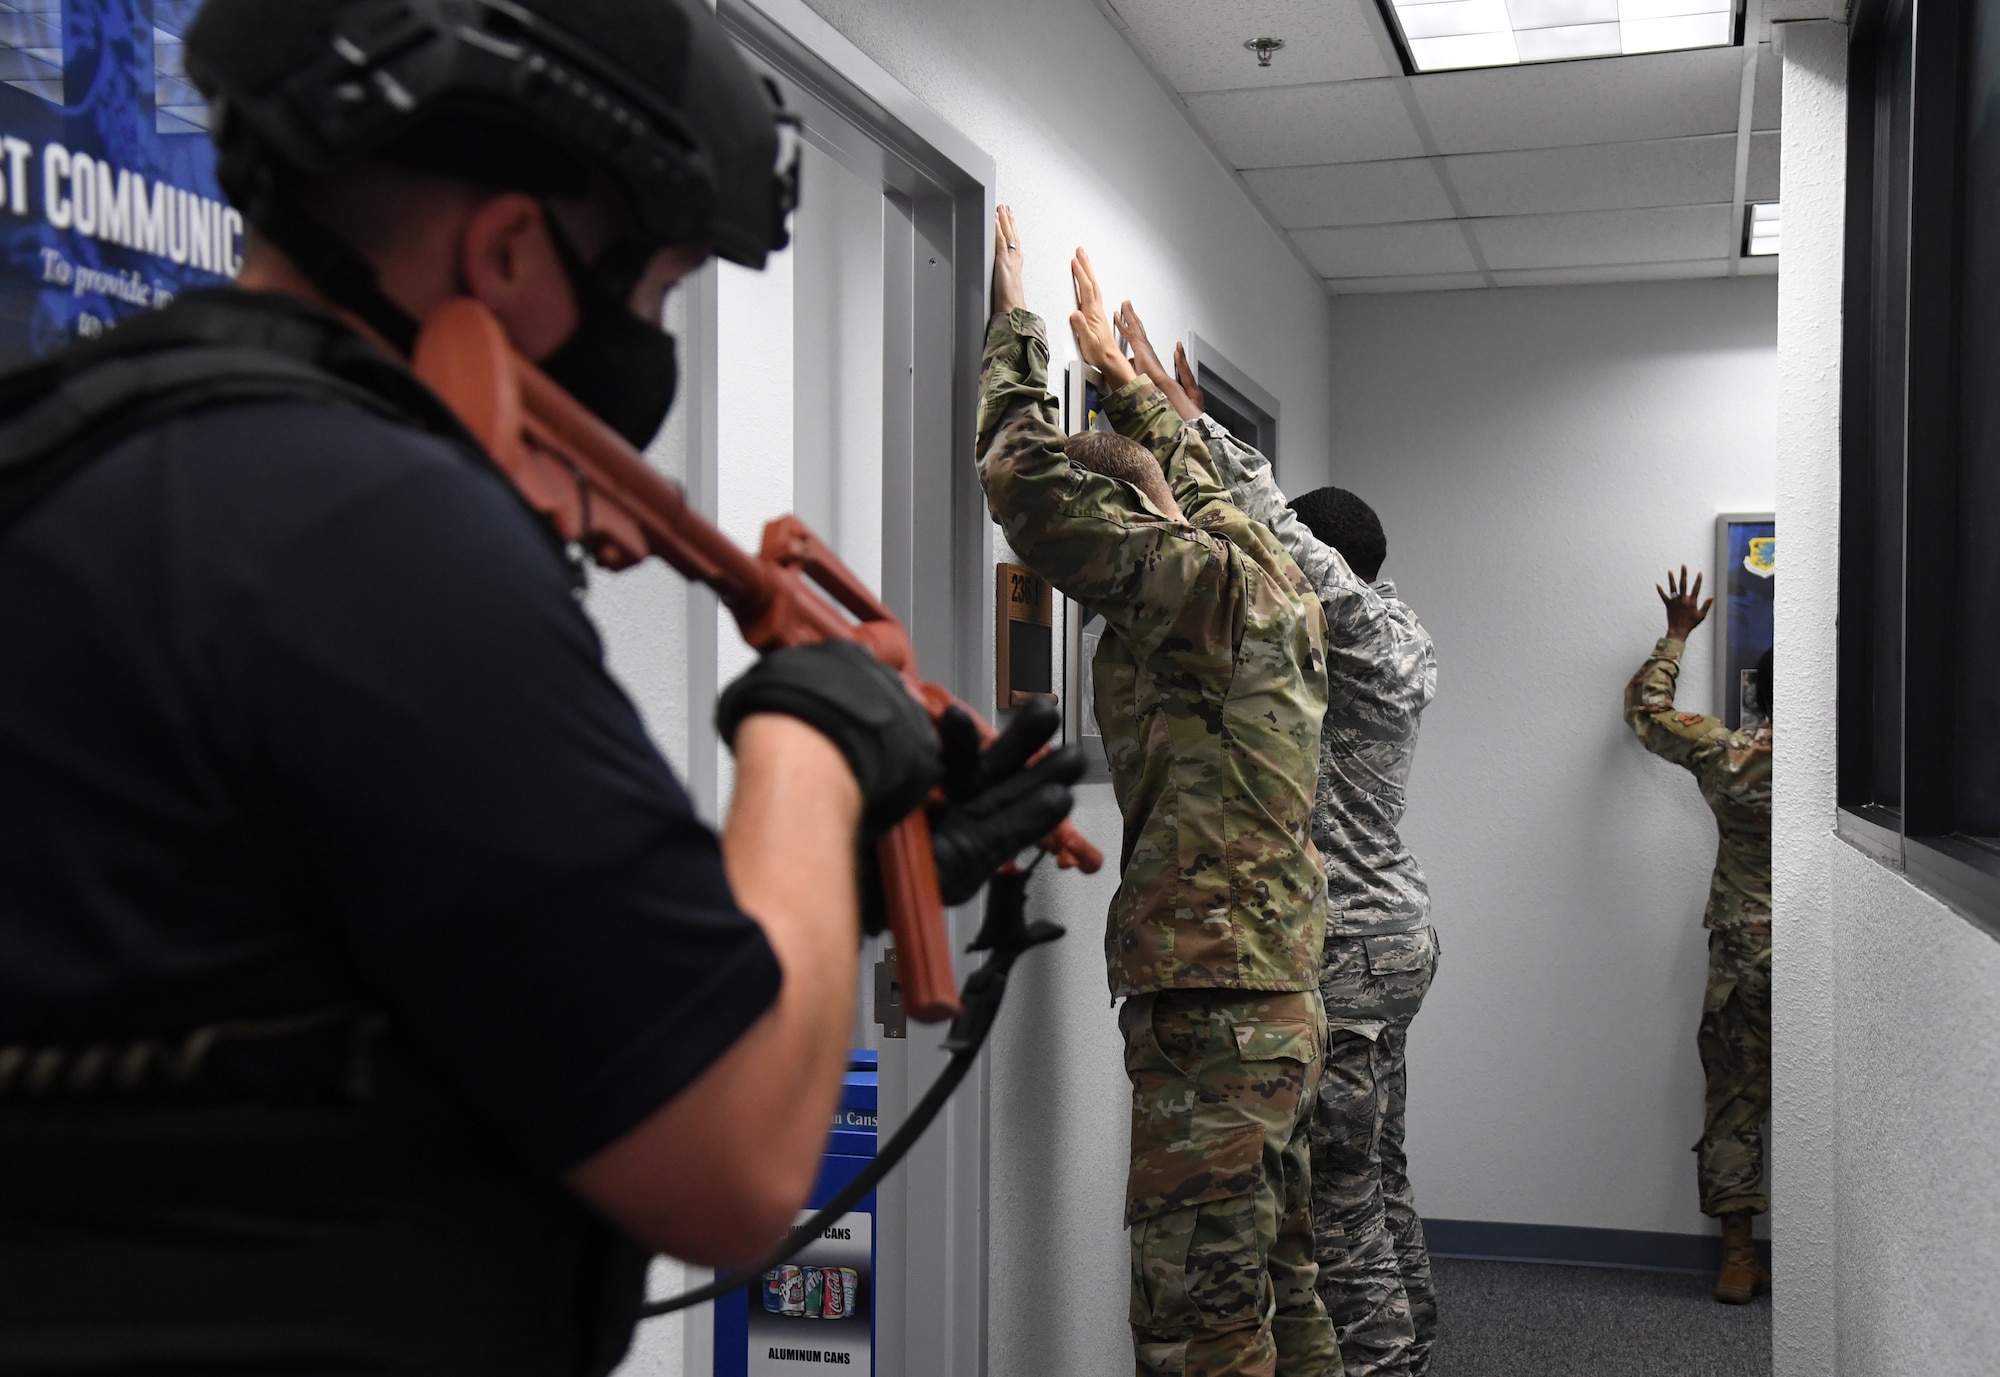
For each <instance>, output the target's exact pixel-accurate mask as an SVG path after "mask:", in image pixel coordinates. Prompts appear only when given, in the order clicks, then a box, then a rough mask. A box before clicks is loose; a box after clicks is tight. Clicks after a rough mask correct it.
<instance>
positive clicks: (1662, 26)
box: [1381, 0, 1738, 72]
mask: <svg viewBox="0 0 2000 1377" xmlns="http://www.w3.org/2000/svg"><path fill="white" fill-rule="evenodd" d="M1381 3H1382V8H1383V9H1384V10H1385V11H1386V12H1387V13H1388V15H1389V16H1390V18H1391V20H1392V22H1393V23H1394V25H1395V27H1396V31H1397V34H1398V36H1399V37H1400V38H1401V39H1402V42H1403V49H1404V51H1405V52H1406V53H1408V54H1409V59H1410V65H1411V67H1412V68H1413V69H1414V70H1415V71H1417V72H1443V71H1452V70H1457V69H1462V68H1466V67H1511V66H1514V65H1516V64H1518V63H1523V62H1567V61H1572V60H1574V59H1577V58H1587V57H1617V56H1620V55H1622V54H1625V53H1661V52H1671V51H1677V50H1680V49H1684V48H1726V47H1729V46H1731V45H1732V44H1734V43H1735V41H1736V6H1737V3H1738V0H1381Z"/></svg>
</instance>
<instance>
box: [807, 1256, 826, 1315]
mask: <svg viewBox="0 0 2000 1377" xmlns="http://www.w3.org/2000/svg"><path fill="white" fill-rule="evenodd" d="M805 1272H806V1318H807V1319H809V1320H820V1319H825V1318H826V1272H825V1270H824V1269H822V1268H819V1267H808V1268H806V1269H805Z"/></svg>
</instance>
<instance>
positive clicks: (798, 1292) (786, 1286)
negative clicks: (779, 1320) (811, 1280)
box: [778, 1263, 806, 1315]
mask: <svg viewBox="0 0 2000 1377" xmlns="http://www.w3.org/2000/svg"><path fill="white" fill-rule="evenodd" d="M778 1272H779V1277H780V1279H779V1282H778V1284H779V1286H780V1287H782V1288H783V1290H784V1296H785V1301H784V1305H783V1307H782V1309H781V1310H780V1311H779V1313H780V1314H785V1315H803V1314H805V1313H806V1279H805V1274H804V1273H803V1272H801V1271H800V1270H799V1269H798V1268H796V1267H794V1266H792V1265H791V1264H790V1263H786V1264H785V1265H784V1266H783V1267H780V1268H779V1269H778Z"/></svg>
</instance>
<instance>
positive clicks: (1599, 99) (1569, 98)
mask: <svg viewBox="0 0 2000 1377" xmlns="http://www.w3.org/2000/svg"><path fill="white" fill-rule="evenodd" d="M1742 81H1743V54H1742V50H1741V49H1739V48H1713V49H1708V50H1705V51H1701V52H1687V53H1651V54H1648V55H1646V56H1643V57H1619V58H1607V59H1602V60H1598V61H1589V62H1549V63H1542V64H1537V65H1533V66H1525V67H1504V68H1493V69H1490V70H1486V71H1475V72H1444V73H1439V74H1438V75H1435V76H1420V77H1413V78H1412V79H1411V82H1410V85H1411V87H1412V89H1414V90H1415V91H1416V93H1417V103H1418V104H1419V105H1420V106H1422V107H1423V111H1424V116H1425V118H1426V119H1427V120H1428V121H1429V122H1430V126H1431V133H1432V134H1433V135H1434V136H1435V137H1436V139H1437V146H1438V150H1439V151H1440V152H1444V153H1485V152H1492V151H1496V150H1500V149H1510V148H1553V147H1558V146H1563V145H1573V144H1597V143H1609V142H1622V141H1624V140H1627V139H1672V138H1682V137H1686V136H1688V135H1694V134H1722V133H1727V132H1730V131H1733V130H1734V129H1735V128H1736V118H1737V109H1738V106H1739V104H1740V103H1741V100H1742Z"/></svg>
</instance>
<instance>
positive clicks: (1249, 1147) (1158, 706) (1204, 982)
mask: <svg viewBox="0 0 2000 1377" xmlns="http://www.w3.org/2000/svg"><path fill="white" fill-rule="evenodd" d="M997 228H998V234H997V236H996V238H997V243H996V247H995V255H994V257H995V264H994V292H993V296H994V302H993V304H994V314H993V317H992V320H991V322H990V324H989V325H988V327H987V336H986V351H985V359H984V364H983V370H982V377H981V382H980V405H979V454H980V460H979V475H980V479H981V481H982V482H983V483H984V485H985V488H986V497H987V502H988V505H989V506H990V508H991V510H992V512H993V515H994V518H995V519H996V520H998V521H999V522H1000V524H1001V526H1002V528H1003V529H1004V531H1005V532H1006V536H1007V541H1008V543H1009V544H1010V545H1011V546H1012V547H1013V550H1014V552H1015V554H1016V556H1017V557H1018V558H1019V559H1020V560H1021V561H1022V562H1023V563H1025V564H1026V565H1028V567H1030V568H1032V569H1033V570H1034V571H1035V572H1036V573H1038V574H1040V575H1042V576H1043V577H1044V578H1046V579H1048V580H1049V581H1050V582H1051V583H1052V584H1054V585H1055V586H1056V587H1058V588H1060V589H1062V590H1063V592H1065V593H1066V594H1068V595H1069V596H1071V597H1073V598H1076V599H1078V600H1079V601H1080V602H1083V603H1084V604H1086V605H1087V606H1089V607H1090V608H1091V610H1092V611H1094V612H1097V613H1099V614H1101V615H1103V617H1104V619H1105V621H1106V623H1107V626H1108V630H1107V632H1106V634H1105V636H1104V639H1103V641H1102V643H1101V645H1100V647H1099V650H1098V654H1097V658H1096V660H1095V661H1094V673H1095V679H1096V709H1097V718H1098V722H1099V724H1100V726H1101V728H1102V730H1103V734H1104V743H1105V750H1106V753H1107V755H1108V756H1109V758H1110V763H1111V770H1112V789H1113V792H1114V794H1115V795H1116V797H1117V799H1118V804H1119V808H1120V810H1121V811H1122V813H1123V814H1124V817H1125V837H1124V845H1123V851H1122V856H1121V862H1122V866H1121V873H1120V877H1119V886H1118V892H1117V895H1116V897H1115V898H1114V899H1113V901H1112V906H1111V912H1110V915H1109V921H1108V924H1107V928H1106V934H1105V956H1106V961H1107V963H1108V965H1109V967H1110V979H1111V991H1112V994H1113V996H1114V997H1119V996H1122V997H1123V998H1124V1001H1125V1002H1124V1007H1123V1008H1122V1009H1121V1010H1120V1013H1119V1027H1120V1030H1121V1031H1122V1032H1123V1034H1124V1036H1125V1049H1126V1052H1125V1056H1126V1070H1127V1072H1128V1074H1129V1076H1130V1078H1131V1081H1132V1165H1131V1173H1130V1176H1129V1178H1128V1182H1127V1192H1126V1208H1125V1218H1126V1223H1127V1225H1128V1226H1129V1228H1130V1231H1131V1240H1132V1305H1131V1322H1132V1332H1133V1348H1134V1352H1135V1356H1136V1360H1137V1370H1138V1372H1139V1373H1140V1374H1142V1377H1146V1375H1149V1374H1158V1375H1159V1377H1167V1375H1168V1374H1172V1377H1222V1375H1223V1374H1228V1377H1253V1375H1254V1377H1274V1375H1275V1377H1338V1374H1339V1373H1340V1372H1341V1366H1340V1354H1339V1350H1338V1349H1337V1348H1336V1347H1335V1344H1334V1340H1333V1330H1332V1326H1331V1325H1329V1324H1328V1322H1327V1318H1326V1313H1325V1311H1324V1309H1323V1308H1322V1307H1321V1305H1320V1302H1319V1299H1318V1297H1317V1295H1316V1294H1315V1292H1314V1288H1313V1281H1314V1275H1315V1272H1314V1266H1313V1260H1312V1235H1311V1214H1310V1209H1311V1182H1310V1176H1309V1166H1308V1156H1307V1152H1308V1149H1307V1133H1308V1125H1309V1123H1310V1121H1311V1116H1312V1106H1313V1096H1314V1089H1313V1087H1314V1081H1315V1077H1316V1075H1317V1073H1318V1069H1319V1056H1320V1046H1321V1039H1322V1036H1323V1029H1324V1026H1325V1023H1324V1015H1323V1013H1322V1011H1321V1007H1320V1001H1319V997H1318V994H1317V992H1316V990H1315V976H1316V974H1317V972H1318V968H1319V956H1320V945H1321V938H1322V933H1323V929H1324V923H1323V921H1322V918H1321V912H1322V906H1323V904H1324V902H1325V880H1324V878H1323V877H1322V875H1321V873H1320V866H1319V859H1318V857H1317V855H1315V853H1314V851H1313V846H1312V841H1311V838H1310V836H1309V835H1308V827H1309V822H1310V815H1311V808H1312V781H1313V778H1314V774H1315V770H1316V765H1317V762H1318V757H1319V723H1320V718H1321V716H1322V714H1323V713H1324V711H1325V708H1326V665H1325V647H1324V641H1323V625H1324V623H1323V620H1322V618H1321V615H1320V610H1319V604H1318V601H1317V600H1316V599H1315V598H1314V596H1313V594H1312V590H1311V588H1310V587H1309V586H1308V585H1307V583H1306V581H1305V578H1304V576H1303V575H1302V574H1300V573H1299V571H1298V568H1297V567H1296V566H1295V565H1294V564H1293V563H1292V561H1291V560H1290V558H1288V557H1287V556H1286V555H1285V553H1284V551H1283V550H1282V549H1281V548H1280V547H1279V545H1278V543H1277V541H1276V540H1275V539H1273V538H1272V537H1271V535H1270V533H1269V532H1267V531H1266V530H1265V529H1264V528H1263V527H1261V526H1259V525H1257V524H1256V523H1255V522H1252V521H1250V520H1249V519H1247V518H1246V517H1245V516H1244V515H1243V514H1242V513H1241V512H1239V511H1237V510H1236V508H1235V507H1233V506H1231V505H1230V504H1229V502H1228V500H1227V498H1226V497H1225V496H1224V494H1223V491H1222V488H1221V485H1220V484H1219V483H1218V482H1217V480H1216V478H1215V476H1214V474H1213V472H1212V471H1211V469H1210V467H1209V457H1208V454H1207V451H1206V450H1205V449H1204V447H1203V445H1202V442H1201V438H1200V437H1199V436H1198V435H1195V434H1193V433H1189V434H1188V436H1187V438H1186V441H1185V443H1183V444H1180V445H1178V446H1175V447H1174V448H1173V449H1172V451H1171V452H1170V453H1169V454H1168V455H1167V456H1166V463H1165V466H1164V475H1163V474H1162V469H1161V465H1160V464H1158V463H1157V462H1155V461H1154V460H1153V458H1152V456H1151V455H1150V454H1149V453H1147V452H1146V451H1145V450H1143V449H1140V448H1139V447H1137V446H1135V445H1132V444H1130V443H1129V442H1127V441H1123V440H1120V439H1118V437H1116V436H1112V435H1103V434H1098V435H1091V436H1089V437H1076V438H1075V439H1074V440H1066V439H1065V437H1064V435H1063V432H1062V430H1061V429H1060V426H1059V421H1060V418H1061V414H1062V412H1061V407H1060V405H1059V404H1058V402H1057V400H1056V399H1055V398H1054V397H1053V396H1051V395H1049V392H1048V385H1047V377H1048V340H1047V338H1046V336H1045V335H1044V333H1043V326H1042V322H1041V321H1040V320H1039V319H1038V318H1037V317H1035V316H1034V315H1032V314H1030V313H1029V312H1028V311H1027V310H1026V309H1025V306H1024V305H1023V293H1022V289H1021V286H1020V272H1021V255H1020V249H1019V245H1018V238H1017V234H1016V232H1015V230H1014V222H1013V217H1012V214H1011V212H1009V211H1008V210H1006V209H1005V208H1004V207H1003V208H1002V210H1001V212H1000V216H999V221H998V227H997ZM1073 272H1074V273H1075V274H1076V277H1077V283H1078V298H1079V307H1080V309H1079V312H1078V314H1077V315H1076V316H1073V317H1072V320H1071V325H1072V329H1073V330H1075V331H1076V333H1077V336H1078V345H1079V347H1080V349H1081V350H1082V352H1083V355H1084V358H1085V359H1086V361H1088V362H1091V363H1093V364H1096V365H1097V366H1098V367H1100V368H1101V369H1104V370H1105V372H1106V379H1107V385H1108V386H1109V387H1111V388H1112V389H1114V390H1113V391H1112V392H1111V394H1110V396H1109V397H1108V398H1107V399H1106V402H1105V406H1106V409H1107V410H1108V411H1109V413H1110V414H1111V415H1113V416H1115V417H1118V418H1120V419H1121V420H1122V421H1123V422H1124V423H1125V424H1126V425H1128V426H1129V425H1134V424H1140V425H1143V423H1144V418H1145V417H1146V416H1148V415H1150V414H1151V413H1153V412H1155V411H1158V410H1162V409H1164V408H1165V406H1166V401H1165V399H1164V398H1163V397H1162V396H1161V395H1160V392H1159V389H1158V388H1156V387H1154V386H1153V385H1152V384H1151V383H1149V382H1146V381H1145V380H1144V379H1141V378H1136V377H1135V376H1134V375H1133V373H1132V370H1131V365H1130V363H1129V362H1128V361H1126V360H1125V359H1124V357H1123V356H1122V354H1119V352H1118V350H1117V346H1116V343H1115V340H1114V339H1113V337H1112V335H1111V326H1110V321H1109V320H1108V319H1107V318H1106V317H1105V315H1104V312H1103V308H1102V304H1101V301H1099V300H1098V298H1097V294H1096V286H1095V282H1094V280H1092V279H1091V277H1090V273H1089V266H1088V260H1087V259H1086V258H1084V257H1083V256H1082V254H1081V253H1080V252H1079V254H1078V257H1077V260H1076V262H1075V264H1073ZM1114 360H1115V362H1114ZM1107 365H1109V366H1108V367H1107ZM1120 368H1122V370H1123V372H1122V376H1121V375H1120V373H1119V371H1118V370H1119V369H1120ZM1086 440H1087V442H1086ZM1121 447H1122V449H1121ZM1093 453H1095V454H1096V456H1097V457H1095V458H1091V457H1089V456H1091V455H1092V454H1093ZM1118 453H1124V454H1125V459H1124V460H1123V461H1121V462H1127V461H1129V462H1131V463H1133V464H1136V465H1137V467H1134V468H1129V469H1125V470H1122V471H1120V470H1119V469H1118V467H1117V465H1116V464H1114V463H1112V462H1111V459H1110V458H1107V457H1105V456H1107V455H1110V456H1113V457H1115V456H1116V454H1118ZM1113 474H1115V475H1116V476H1112V475H1113ZM1162 476H1164V479H1165V482H1164V483H1162V482H1161V479H1162Z"/></svg>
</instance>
